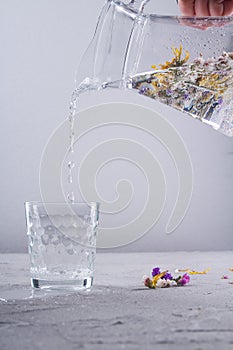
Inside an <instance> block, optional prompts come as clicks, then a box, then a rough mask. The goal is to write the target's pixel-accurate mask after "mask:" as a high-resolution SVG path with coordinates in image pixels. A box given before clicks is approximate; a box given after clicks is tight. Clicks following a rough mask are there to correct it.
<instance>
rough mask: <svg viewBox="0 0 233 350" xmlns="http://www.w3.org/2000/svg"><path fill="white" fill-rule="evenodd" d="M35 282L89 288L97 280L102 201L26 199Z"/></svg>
mask: <svg viewBox="0 0 233 350" xmlns="http://www.w3.org/2000/svg"><path fill="white" fill-rule="evenodd" d="M25 211H26V224H27V236H28V251H29V256H30V263H31V266H30V274H31V285H32V287H34V288H41V289H47V290H50V289H71V290H89V289H91V287H92V284H93V274H94V267H95V255H96V235H97V228H98V218H99V205H98V203H90V204H87V203H69V204H67V203H40V202H27V203H25Z"/></svg>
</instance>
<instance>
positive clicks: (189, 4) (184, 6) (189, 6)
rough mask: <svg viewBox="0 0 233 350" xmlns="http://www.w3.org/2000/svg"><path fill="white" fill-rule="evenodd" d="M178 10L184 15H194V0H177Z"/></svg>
mask: <svg viewBox="0 0 233 350" xmlns="http://www.w3.org/2000/svg"><path fill="white" fill-rule="evenodd" d="M178 4H179V8H180V11H181V13H182V15H184V16H195V15H196V14H195V0H179V2H178Z"/></svg>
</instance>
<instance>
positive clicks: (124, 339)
mask: <svg viewBox="0 0 233 350" xmlns="http://www.w3.org/2000/svg"><path fill="white" fill-rule="evenodd" d="M154 266H160V267H161V268H162V269H169V270H170V271H171V272H173V273H174V270H175V269H176V268H190V269H194V270H203V269H205V268H208V267H210V268H211V270H210V271H209V272H208V273H207V274H206V275H193V276H191V282H190V284H189V285H187V286H185V287H172V288H166V289H156V290H150V289H146V288H145V287H144V286H143V284H142V276H143V275H145V274H150V271H151V269H152V268H153V267H154ZM232 267H233V253H232V252H231V251H225V252H206V253H205V252H191V253H190V252H189V253H187V252H173V253H154V254H153V253H128V254H114V253H106V254H97V263H96V275H95V286H94V288H93V290H92V292H90V293H82V294H81V293H80V294H78V293H76V294H63V295H62V294H60V295H58V294H57V295H55V294H47V295H46V294H45V293H40V292H39V293H34V294H33V293H32V291H31V289H30V287H29V274H28V257H27V255H24V254H11V255H10V254H2V255H0V275H1V279H0V349H1V350H8V349H10V350H11V349H24V350H26V349H31V348H33V349H52V350H53V349H88V350H89V349H90V350H92V349H101V350H102V349H103V350H105V349H106V350H109V349H116V350H118V349H127V350H128V349H129V350H131V349H136V350H137V349H151V348H153V349H162V350H166V349H169V350H170V349H171V350H173V349H188V350H189V349H190V350H209V349H214V350H215V349H216V350H218V349H222V350H228V349H229V350H230V349H232V348H233V297H232V296H233V284H231V283H230V282H232V281H233V272H231V271H230V270H229V269H230V268H232ZM223 275H228V277H229V279H222V278H221V277H222V276H223Z"/></svg>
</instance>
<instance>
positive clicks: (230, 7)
mask: <svg viewBox="0 0 233 350" xmlns="http://www.w3.org/2000/svg"><path fill="white" fill-rule="evenodd" d="M232 14H233V0H225V1H224V10H223V16H231V15H232Z"/></svg>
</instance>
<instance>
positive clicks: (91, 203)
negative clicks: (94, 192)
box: [24, 201, 100, 206]
mask: <svg viewBox="0 0 233 350" xmlns="http://www.w3.org/2000/svg"><path fill="white" fill-rule="evenodd" d="M31 204H41V205H50V204H56V205H68V206H72V205H75V204H84V205H90V206H93V205H95V206H99V205H100V203H99V202H94V201H92V202H84V201H82V202H81V201H80V202H72V203H71V202H43V201H25V202H24V205H31Z"/></svg>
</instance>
